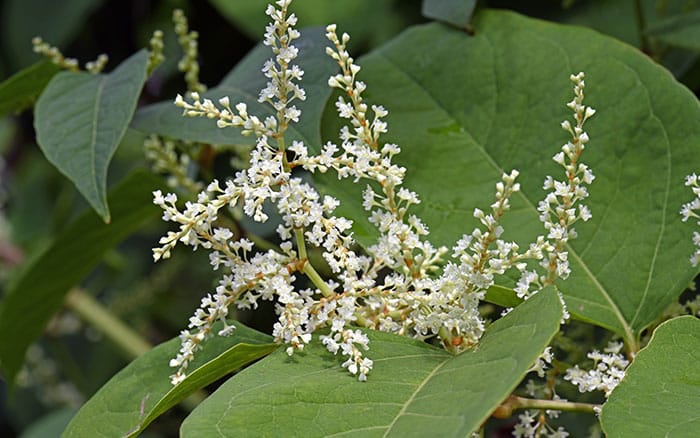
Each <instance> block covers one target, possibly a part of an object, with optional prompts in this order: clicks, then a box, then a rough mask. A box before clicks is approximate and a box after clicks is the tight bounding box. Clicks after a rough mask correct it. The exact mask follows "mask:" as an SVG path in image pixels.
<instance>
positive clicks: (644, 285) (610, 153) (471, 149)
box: [315, 11, 700, 348]
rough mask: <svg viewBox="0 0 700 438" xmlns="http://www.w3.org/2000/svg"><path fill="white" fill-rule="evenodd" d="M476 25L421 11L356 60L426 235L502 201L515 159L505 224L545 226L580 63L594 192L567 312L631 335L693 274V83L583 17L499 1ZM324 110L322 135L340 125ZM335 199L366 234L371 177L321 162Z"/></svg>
mask: <svg viewBox="0 0 700 438" xmlns="http://www.w3.org/2000/svg"><path fill="white" fill-rule="evenodd" d="M473 26H474V30H475V35H474V36H469V35H466V34H465V33H464V32H460V31H458V30H455V29H451V28H448V27H446V26H443V25H440V24H437V23H435V24H429V25H424V26H417V27H414V28H411V29H410V30H408V31H406V32H404V33H403V34H402V35H400V36H399V37H398V38H396V39H395V40H394V41H393V42H392V43H391V44H388V45H386V46H384V47H382V48H381V49H378V50H376V51H374V52H372V53H370V54H369V55H368V56H366V57H365V58H364V59H362V60H360V64H361V65H362V72H361V73H360V76H359V78H360V79H361V80H363V81H365V82H366V83H367V86H368V89H367V97H368V103H370V104H381V105H384V106H385V107H386V108H387V109H388V110H389V117H388V119H387V121H388V123H389V133H388V134H387V136H386V137H385V141H387V142H393V143H397V144H398V145H399V146H401V148H402V151H403V152H402V153H401V154H400V155H399V156H397V161H398V162H399V164H401V165H403V166H404V167H406V168H407V169H408V171H407V176H406V183H405V186H406V187H407V188H409V189H411V190H415V191H417V192H418V193H419V194H420V195H421V197H422V203H421V204H420V205H418V206H417V207H416V208H415V209H413V210H412V211H413V213H415V214H416V215H417V216H419V217H421V218H423V219H424V220H425V222H426V223H427V225H428V226H429V227H430V229H431V235H430V239H431V241H432V242H434V243H437V244H441V245H447V246H448V247H450V246H452V245H453V244H454V242H455V241H456V240H457V239H458V238H459V237H460V236H461V235H463V234H465V233H469V232H471V230H472V229H473V227H474V226H475V225H476V224H477V222H476V221H475V220H474V219H473V218H472V211H473V209H474V208H475V207H479V208H482V209H486V208H488V206H489V205H490V204H491V203H492V202H493V197H494V193H495V183H496V181H498V180H499V179H500V176H501V174H502V173H503V172H504V171H509V170H510V169H513V168H516V169H519V170H520V171H521V176H520V177H519V180H520V182H521V185H522V192H521V193H520V194H519V195H518V196H515V197H514V198H513V199H512V204H513V208H512V211H511V212H509V213H508V214H506V216H505V218H504V221H503V223H504V229H505V234H504V235H503V238H504V239H506V240H515V241H517V242H519V243H520V244H521V246H523V245H526V244H527V243H529V242H532V241H533V239H534V238H535V236H536V235H537V234H544V230H543V228H542V225H541V224H540V223H539V220H538V212H537V211H536V205H537V203H538V202H539V200H541V199H543V198H544V196H545V192H544V191H543V189H542V182H543V181H544V178H545V176H546V175H553V176H555V177H556V178H562V175H563V172H562V170H561V168H560V167H559V166H558V165H557V164H556V163H554V162H553V161H552V160H551V157H552V156H553V155H554V154H555V153H557V152H558V151H559V149H560V147H561V145H562V144H564V143H565V142H566V141H568V134H567V133H566V132H565V131H563V130H562V129H561V128H560V123H561V121H562V120H565V119H568V118H570V117H571V114H570V111H569V109H568V108H566V106H565V103H566V102H568V101H570V100H571V98H572V91H571V89H572V84H571V82H570V81H569V75H570V74H571V73H577V72H579V71H585V72H586V83H587V88H586V103H587V104H589V105H591V106H593V107H594V108H596V109H597V110H598V113H597V114H596V115H595V117H593V118H592V119H591V120H590V121H589V122H588V123H587V125H586V129H587V131H588V133H589V135H590V137H591V141H590V143H589V144H588V145H587V148H586V152H585V153H584V155H583V158H582V160H583V161H584V162H585V163H586V164H588V165H589V166H590V167H591V168H592V169H593V172H594V173H595V175H596V176H597V178H596V180H595V181H594V182H593V184H592V185H591V187H590V193H591V196H590V198H589V199H587V200H586V204H587V205H589V206H590V208H591V210H592V213H593V219H592V220H590V221H589V222H587V223H579V224H577V226H576V230H577V232H578V234H579V237H578V238H577V239H576V240H573V241H572V242H571V244H570V246H569V248H568V251H569V258H570V261H571V267H572V271H573V272H572V274H571V276H570V278H569V279H568V280H567V281H566V282H563V283H560V284H559V288H560V290H561V291H562V292H563V293H564V295H565V298H566V302H567V304H568V309H569V311H570V312H571V313H572V315H574V316H576V317H578V318H580V319H583V320H585V321H588V322H592V323H595V324H598V325H600V326H603V327H606V328H608V329H611V330H613V331H615V332H618V333H620V334H621V335H622V336H624V338H625V340H626V341H627V342H629V343H630V344H631V346H632V348H635V345H636V343H637V337H638V335H639V333H640V332H641V331H642V330H643V329H644V328H645V327H646V326H647V325H648V324H650V323H651V322H652V321H653V320H654V319H655V318H656V317H657V316H658V315H659V314H660V313H661V312H662V311H663V310H664V309H665V308H666V307H667V306H668V305H669V304H670V303H671V302H673V301H674V299H676V297H677V296H678V295H679V294H680V293H681V292H682V291H683V289H684V288H685V286H686V285H687V284H688V283H689V282H690V280H691V279H692V278H693V277H694V275H695V273H696V272H697V270H695V269H693V268H692V267H691V266H690V264H689V263H686V262H685V260H687V258H688V257H689V255H690V254H692V252H693V245H692V242H691V229H689V227H686V225H685V224H683V223H681V221H680V220H679V215H678V211H679V209H680V206H681V205H682V204H683V203H684V202H686V201H687V200H688V199H689V197H692V196H691V195H690V194H689V192H688V191H687V190H686V188H685V187H684V186H683V181H684V177H685V175H687V174H689V173H691V172H692V171H696V170H697V169H696V167H695V166H696V165H697V145H698V144H699V143H700V124H698V123H697V120H700V108H699V107H698V103H697V99H696V98H695V96H693V95H692V93H690V92H689V91H688V90H687V89H686V88H685V87H683V86H682V85H680V84H678V83H677V82H676V81H675V80H674V79H673V78H672V77H671V76H670V75H669V74H668V72H667V71H666V70H664V69H663V68H661V67H659V66H658V65H656V64H654V63H653V62H652V61H651V60H650V59H648V58H647V57H646V56H644V55H643V54H641V53H640V52H639V51H637V50H635V49H633V48H631V47H629V46H627V45H625V44H622V43H620V42H618V41H616V40H613V39H611V38H608V37H605V36H603V35H600V34H598V33H596V32H593V31H589V30H586V29H583V28H579V27H573V26H563V25H556V24H552V23H547V22H542V21H539V20H533V19H529V18H525V17H522V16H520V15H517V14H514V13H510V12H503V11H482V12H480V13H479V14H477V15H476V17H475V20H474V21H473ZM336 132H337V125H335V126H332V124H331V123H324V137H331V134H333V135H334V138H336V139H337V135H335V133H336ZM315 179H316V181H317V182H318V183H319V184H320V185H322V186H324V187H325V191H327V192H329V193H330V194H332V195H335V196H337V197H338V198H339V199H340V201H341V207H340V208H339V209H338V212H339V213H341V214H343V215H345V216H347V217H350V218H352V219H353V220H354V221H355V227H354V231H355V235H356V237H357V238H358V240H359V241H360V242H361V243H363V244H364V245H367V244H368V243H369V242H371V239H372V236H373V232H372V231H371V230H372V226H371V225H370V224H369V223H368V222H367V220H366V219H363V217H365V216H366V214H365V212H364V210H363V208H362V205H361V199H362V198H361V194H360V190H361V189H362V188H363V186H364V184H352V182H348V181H341V182H338V181H337V180H336V179H335V177H333V176H327V177H319V176H318V175H317V176H316V177H315Z"/></svg>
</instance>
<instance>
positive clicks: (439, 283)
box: [412, 170, 542, 352]
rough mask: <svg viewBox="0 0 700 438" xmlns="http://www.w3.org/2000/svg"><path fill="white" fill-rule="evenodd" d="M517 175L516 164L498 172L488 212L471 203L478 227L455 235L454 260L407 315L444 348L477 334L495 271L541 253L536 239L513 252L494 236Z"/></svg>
mask: <svg viewBox="0 0 700 438" xmlns="http://www.w3.org/2000/svg"><path fill="white" fill-rule="evenodd" d="M517 176H518V171H517V170H513V171H512V172H511V173H510V174H503V176H502V181H501V182H499V183H497V184H496V201H495V202H494V203H493V204H491V210H492V212H491V213H490V214H486V213H484V212H483V211H482V210H480V209H478V208H476V209H474V217H475V218H476V219H477V220H478V221H479V222H480V223H481V227H477V228H475V229H474V230H473V231H472V232H471V234H468V235H464V236H463V237H462V238H461V239H460V240H459V241H457V244H456V245H455V246H454V248H453V254H452V257H453V258H454V259H455V260H456V262H450V263H448V264H447V266H446V267H445V269H444V271H443V274H442V276H441V277H439V278H438V279H437V280H436V281H434V282H433V283H432V288H431V289H432V290H431V292H430V293H429V294H428V295H427V296H426V297H425V299H424V300H422V301H421V304H422V305H420V306H418V307H417V308H416V311H415V312H414V314H413V315H412V317H413V319H414V320H415V321H416V324H417V329H418V331H419V332H420V333H421V334H423V335H427V334H428V333H433V334H438V335H439V336H440V338H441V340H442V341H443V345H444V346H445V348H447V349H449V350H452V351H455V352H458V351H463V350H465V349H467V348H469V347H471V346H472V345H474V344H476V343H477V342H478V340H479V339H480V338H481V335H482V334H483V332H484V329H485V326H484V321H483V320H482V318H481V316H480V314H479V308H478V306H479V303H480V301H481V300H482V299H483V298H484V296H485V294H486V290H487V289H488V288H489V287H490V286H492V285H493V284H494V278H495V276H497V275H503V274H504V273H505V272H506V271H507V270H508V269H510V268H512V267H516V268H518V269H520V270H522V269H523V267H524V261H525V260H528V259H541V258H542V252H541V250H540V249H539V247H538V246H537V245H534V244H533V245H531V246H530V248H528V250H527V251H525V252H523V253H519V252H518V251H519V246H518V245H517V244H516V243H514V242H506V241H504V240H502V239H500V237H501V235H502V233H503V227H502V226H501V225H500V223H499V221H500V219H501V217H502V216H503V215H504V214H505V212H506V211H508V210H509V209H510V197H511V195H512V194H513V193H515V192H518V191H519V190H520V184H518V183H516V182H515V180H516V178H517Z"/></svg>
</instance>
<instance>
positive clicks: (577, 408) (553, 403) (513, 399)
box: [499, 395, 601, 414]
mask: <svg viewBox="0 0 700 438" xmlns="http://www.w3.org/2000/svg"><path fill="white" fill-rule="evenodd" d="M501 407H505V408H509V409H510V410H513V411H514V410H516V409H540V410H544V409H551V410H555V411H566V412H584V413H587V414H594V413H595V412H596V409H599V408H600V407H601V405H595V404H591V403H578V402H570V401H564V400H542V399H532V398H524V397H518V396H517V395H511V396H510V397H508V399H507V400H506V401H505V402H504V403H503V404H502V405H501ZM499 408H500V407H499Z"/></svg>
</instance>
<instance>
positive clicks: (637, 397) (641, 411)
mask: <svg viewBox="0 0 700 438" xmlns="http://www.w3.org/2000/svg"><path fill="white" fill-rule="evenodd" d="M698 363H700V319H698V318H696V317H693V316H682V317H679V318H674V319H672V320H670V321H666V322H665V323H663V324H661V325H660V326H659V327H658V328H657V329H656V330H655V331H654V335H653V336H652V338H651V341H650V342H649V345H647V347H646V348H644V349H643V350H642V351H640V352H639V354H638V355H637V357H636V358H635V359H634V362H632V364H631V365H630V367H629V368H628V369H627V373H626V375H625V378H624V379H623V380H622V382H621V383H620V385H619V386H618V387H617V388H615V390H614V391H613V392H612V394H611V395H610V398H609V399H608V401H607V403H605V405H603V412H602V414H601V417H600V420H601V423H602V426H603V430H604V431H605V433H606V434H607V435H608V436H611V437H613V436H614V437H639V436H665V437H689V438H690V437H696V436H698V431H699V430H700V415H698V412H700V367H698Z"/></svg>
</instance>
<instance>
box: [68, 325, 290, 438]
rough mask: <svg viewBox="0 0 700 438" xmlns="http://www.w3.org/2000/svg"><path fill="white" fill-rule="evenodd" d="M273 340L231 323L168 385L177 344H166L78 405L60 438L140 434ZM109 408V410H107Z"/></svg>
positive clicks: (265, 349) (265, 351) (271, 347)
mask: <svg viewBox="0 0 700 438" xmlns="http://www.w3.org/2000/svg"><path fill="white" fill-rule="evenodd" d="M271 342H272V338H271V337H270V336H268V335H265V334H263V333H260V332H257V331H255V330H253V329H250V328H248V327H246V326H244V325H243V324H241V323H238V322H237V323H236V331H235V332H234V334H233V335H232V336H228V337H225V336H215V337H213V338H212V339H210V340H208V341H206V342H205V343H204V344H203V348H202V350H200V351H199V352H197V355H196V356H195V360H194V361H193V362H192V364H191V365H190V371H189V373H188V376H187V378H186V379H185V380H183V381H182V382H181V383H180V384H178V385H177V386H173V385H172V384H171V383H170V378H169V376H170V375H171V374H172V373H173V369H172V368H171V367H169V366H168V362H169V361H170V359H172V358H173V357H175V355H176V354H177V353H178V350H179V349H180V339H179V338H174V339H171V340H170V341H168V342H165V343H163V344H161V345H159V346H157V347H155V348H154V349H153V350H151V351H149V352H148V353H146V354H144V355H143V356H141V357H139V358H138V359H136V360H134V361H133V362H131V363H130V364H129V365H128V366H127V367H126V368H124V369H123V370H121V371H120V372H119V373H118V374H117V375H115V376H114V377H113V378H112V379H111V380H110V381H109V382H107V383H106V384H105V385H104V386H103V387H102V388H100V390H99V391H98V392H97V393H96V394H95V395H94V396H93V397H92V398H91V399H90V400H88V401H87V403H85V405H83V407H82V408H81V409H80V411H78V413H77V414H76V416H75V418H73V421H71V423H70V424H69V425H68V427H67V428H66V430H65V432H64V434H63V436H64V437H84V436H121V437H130V436H136V435H138V434H139V433H141V432H142V431H143V430H144V429H145V428H146V426H148V425H149V424H150V423H151V422H152V421H153V420H155V419H156V418H158V417H159V416H160V415H162V414H163V413H164V412H166V411H167V410H168V409H170V408H171V407H173V406H175V405H176V404H177V403H179V402H180V401H182V400H184V399H185V398H186V397H187V396H189V395H190V394H192V393H194V392H195V391H197V390H198V389H201V388H203V387H205V386H206V385H209V384H210V383H213V382H215V381H216V380H218V379H220V378H221V377H224V376H226V375H227V374H230V373H232V372H233V371H235V370H237V369H238V368H240V367H242V366H245V365H247V364H249V363H250V362H252V361H254V360H257V359H259V358H261V357H263V356H265V355H267V354H269V353H271V352H272V351H274V350H275V349H277V348H278V347H279V345H278V344H274V343H271ZM110 407H111V408H110Z"/></svg>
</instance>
